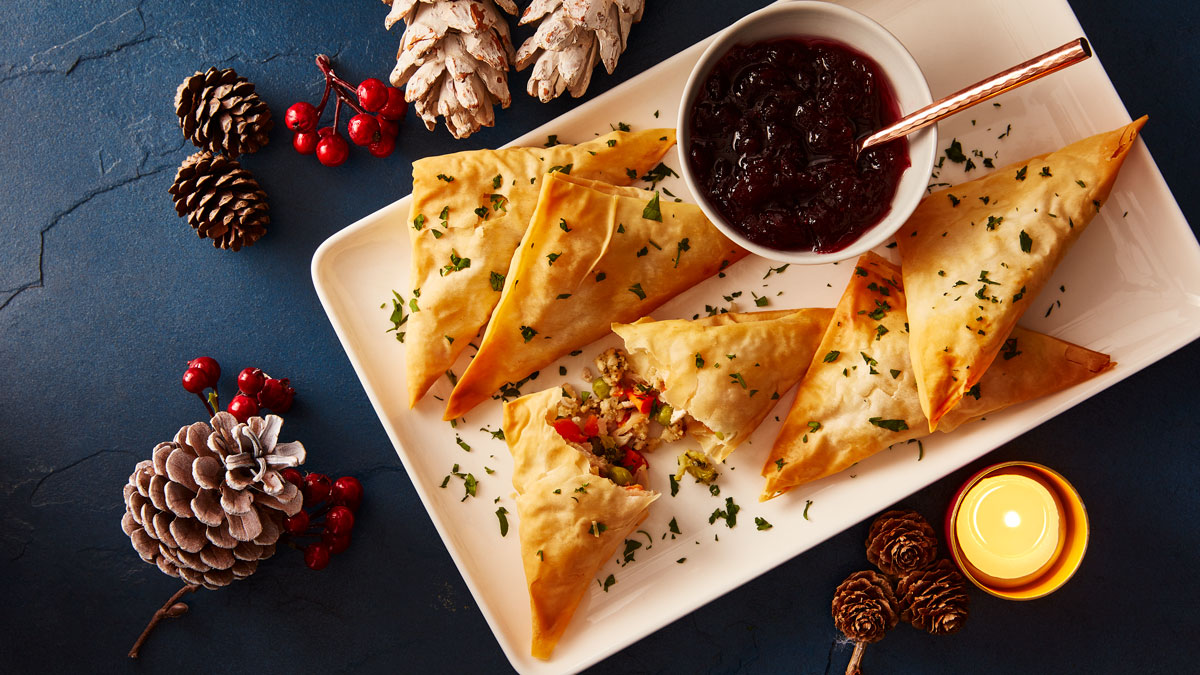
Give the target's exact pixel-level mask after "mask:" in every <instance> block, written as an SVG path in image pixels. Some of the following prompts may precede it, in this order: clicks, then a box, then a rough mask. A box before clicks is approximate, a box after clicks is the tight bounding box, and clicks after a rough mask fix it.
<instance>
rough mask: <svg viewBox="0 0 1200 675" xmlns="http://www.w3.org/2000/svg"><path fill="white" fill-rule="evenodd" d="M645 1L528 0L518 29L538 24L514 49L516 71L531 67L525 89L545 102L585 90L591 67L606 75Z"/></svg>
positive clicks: (639, 19) (576, 94) (574, 94)
mask: <svg viewBox="0 0 1200 675" xmlns="http://www.w3.org/2000/svg"><path fill="white" fill-rule="evenodd" d="M644 7H645V0H533V2H532V3H531V4H530V5H529V7H528V8H526V10H525V12H524V13H523V14H522V15H521V21H520V25H522V26H523V25H525V24H529V23H533V22H537V21H540V22H541V23H539V24H538V27H537V32H535V33H534V34H533V37H530V38H529V39H528V40H526V41H525V42H524V44H522V45H521V48H520V49H519V50H517V56H516V66H517V70H524V69H525V68H527V67H529V65H530V64H533V72H532V73H530V76H529V84H528V86H527V90H528V91H529V95H530V96H536V97H538V98H539V99H540V100H541V101H542V102H543V103H546V102H548V101H550V100H552V99H554V98H556V97H557V96H559V95H560V94H562V93H563V92H564V91H569V92H570V93H571V95H572V96H574V97H577V98H578V97H579V96H582V95H583V94H584V92H586V91H587V88H588V84H589V83H590V82H591V79H592V71H593V70H594V69H595V68H596V64H597V63H603V64H604V69H605V70H607V71H608V73H609V74H610V75H611V74H612V72H613V70H615V69H616V67H617V59H618V58H619V57H620V56H621V54H622V53H623V52H624V51H625V45H626V40H627V39H628V37H629V29H630V27H631V26H632V25H633V24H635V23H637V22H638V21H641V19H642V10H643V8H644Z"/></svg>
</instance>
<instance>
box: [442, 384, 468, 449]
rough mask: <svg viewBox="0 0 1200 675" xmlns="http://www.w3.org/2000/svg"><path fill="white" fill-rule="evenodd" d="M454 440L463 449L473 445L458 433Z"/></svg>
mask: <svg viewBox="0 0 1200 675" xmlns="http://www.w3.org/2000/svg"><path fill="white" fill-rule="evenodd" d="M446 374H447V375H448V374H450V371H448V370H447V371H446ZM454 442H455V443H457V444H458V447H460V448H462V449H463V450H466V451H467V452H470V451H471V446H469V445H467V442H466V441H464V440H463V439H462V437H461V436H459V435H458V434H454Z"/></svg>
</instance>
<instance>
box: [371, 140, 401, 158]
mask: <svg viewBox="0 0 1200 675" xmlns="http://www.w3.org/2000/svg"><path fill="white" fill-rule="evenodd" d="M367 150H370V151H371V154H372V155H374V156H376V157H387V156H388V155H390V154H392V152H393V151H395V150H396V137H395V136H384V137H383V138H380V139H379V140H377V141H375V142H374V143H372V144H370V145H368V146H367Z"/></svg>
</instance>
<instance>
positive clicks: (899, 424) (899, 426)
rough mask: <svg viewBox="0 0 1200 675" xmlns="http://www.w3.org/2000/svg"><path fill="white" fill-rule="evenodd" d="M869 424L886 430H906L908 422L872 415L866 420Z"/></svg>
mask: <svg viewBox="0 0 1200 675" xmlns="http://www.w3.org/2000/svg"><path fill="white" fill-rule="evenodd" d="M867 421H868V422H870V423H871V424H874V425H875V426H877V427H879V428H881V429H887V430H888V431H907V430H908V422H905V421H904V420H885V419H883V418H882V417H872V418H870V419H868V420H867Z"/></svg>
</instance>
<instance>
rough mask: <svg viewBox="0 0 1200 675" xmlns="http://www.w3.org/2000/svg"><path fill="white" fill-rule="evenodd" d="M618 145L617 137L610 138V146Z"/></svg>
mask: <svg viewBox="0 0 1200 675" xmlns="http://www.w3.org/2000/svg"><path fill="white" fill-rule="evenodd" d="M616 145H617V139H615V138H610V139H608V147H610V148H613V147H616Z"/></svg>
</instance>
